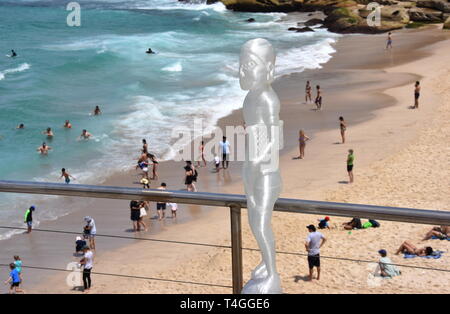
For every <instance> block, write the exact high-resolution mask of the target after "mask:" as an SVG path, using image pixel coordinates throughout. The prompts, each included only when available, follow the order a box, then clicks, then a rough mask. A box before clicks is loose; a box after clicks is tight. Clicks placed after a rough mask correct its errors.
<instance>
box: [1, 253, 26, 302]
mask: <svg viewBox="0 0 450 314" xmlns="http://www.w3.org/2000/svg"><path fill="white" fill-rule="evenodd" d="M9 269H10V273H9V277H8V279H7V280H6V281H5V285H7V284H9V285H10V286H9V293H10V294H12V293H25V290H23V289H22V288H20V284H21V283H22V281H23V278H22V260H21V259H20V257H19V256H17V255H16V256H14V262H12V263H10V264H9Z"/></svg>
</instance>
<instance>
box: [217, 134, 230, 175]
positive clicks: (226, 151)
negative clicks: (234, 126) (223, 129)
mask: <svg viewBox="0 0 450 314" xmlns="http://www.w3.org/2000/svg"><path fill="white" fill-rule="evenodd" d="M219 146H220V151H221V152H222V168H223V169H227V168H228V163H229V162H230V143H229V142H228V141H227V137H226V136H224V137H222V142H219Z"/></svg>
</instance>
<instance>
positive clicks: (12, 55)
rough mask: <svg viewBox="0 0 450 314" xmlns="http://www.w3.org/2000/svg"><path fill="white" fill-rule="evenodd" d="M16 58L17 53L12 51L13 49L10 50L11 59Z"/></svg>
mask: <svg viewBox="0 0 450 314" xmlns="http://www.w3.org/2000/svg"><path fill="white" fill-rule="evenodd" d="M14 57H17V53H16V52H15V51H14V49H11V58H14Z"/></svg>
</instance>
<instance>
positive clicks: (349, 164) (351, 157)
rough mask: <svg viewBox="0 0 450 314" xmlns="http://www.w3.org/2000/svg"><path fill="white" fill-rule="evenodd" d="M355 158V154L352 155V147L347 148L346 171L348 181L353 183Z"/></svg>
mask: <svg viewBox="0 0 450 314" xmlns="http://www.w3.org/2000/svg"><path fill="white" fill-rule="evenodd" d="M354 160H355V156H354V155H353V149H349V150H348V156H347V172H348V177H349V183H353V161H354Z"/></svg>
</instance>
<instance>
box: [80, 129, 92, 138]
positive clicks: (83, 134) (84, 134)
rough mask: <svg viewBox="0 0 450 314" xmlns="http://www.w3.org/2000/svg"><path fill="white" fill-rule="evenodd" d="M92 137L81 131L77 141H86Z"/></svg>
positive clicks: (85, 131)
mask: <svg viewBox="0 0 450 314" xmlns="http://www.w3.org/2000/svg"><path fill="white" fill-rule="evenodd" d="M91 136H92V134H91V133H89V132H88V131H87V130H86V129H84V130H83V132H82V133H81V135H80V137H79V138H78V140H88V139H89V138H90V137H91Z"/></svg>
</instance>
